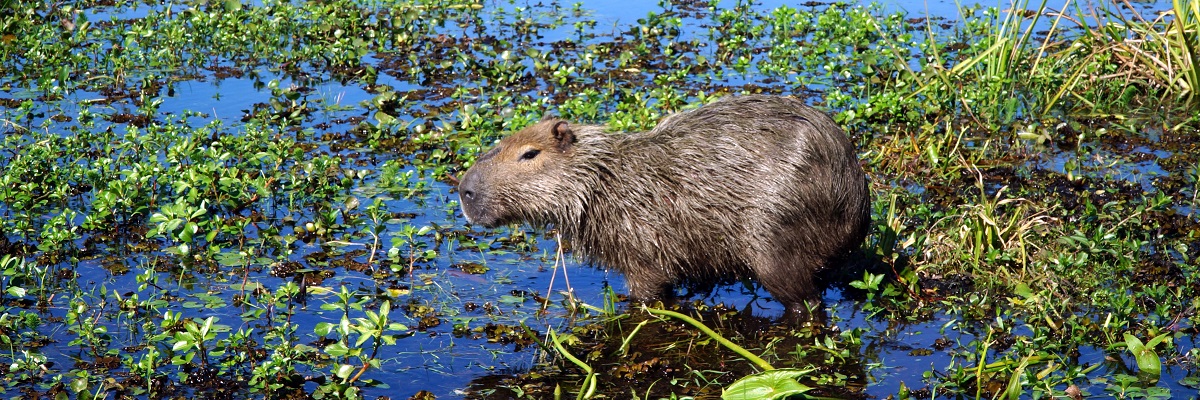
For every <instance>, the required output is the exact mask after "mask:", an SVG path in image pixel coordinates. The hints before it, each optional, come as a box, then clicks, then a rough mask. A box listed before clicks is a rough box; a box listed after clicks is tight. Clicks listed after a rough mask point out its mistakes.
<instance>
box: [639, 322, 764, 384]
mask: <svg viewBox="0 0 1200 400" xmlns="http://www.w3.org/2000/svg"><path fill="white" fill-rule="evenodd" d="M642 309H643V310H646V312H648V313H651V314H654V315H666V316H668V317H672V318H675V319H678V320H680V321H683V322H687V323H688V324H689V325H691V326H694V327H696V329H699V330H700V332H704V334H706V335H708V336H709V337H711V338H713V339H715V340H716V341H717V343H720V344H721V345H722V346H725V348H727V349H730V350H733V352H734V353H738V355H741V356H742V358H745V359H746V360H747V361H750V362H751V363H754V365H757V366H758V368H760V369H762V370H763V371H770V370H773V369H775V367H772V366H771V364H770V363H768V362H767V361H766V360H763V359H762V358H759V357H758V356H756V355H754V354H753V353H751V352H750V351H749V350H746V348H744V347H742V346H738V345H737V344H735V343H733V342H730V341H729V339H726V338H725V337H724V336H721V335H720V334H719V333H717V332H715V331H713V330H712V329H709V327H708V326H705V325H704V323H702V322H700V321H697V320H695V319H693V318H692V317H689V316H686V315H683V314H680V313H677V312H674V311H667V310H663V309H658V308H653V307H646V306H642Z"/></svg>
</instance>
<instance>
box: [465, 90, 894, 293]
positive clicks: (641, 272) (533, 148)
mask: <svg viewBox="0 0 1200 400" xmlns="http://www.w3.org/2000/svg"><path fill="white" fill-rule="evenodd" d="M459 193H460V198H461V201H462V207H463V214H464V215H465V216H466V217H467V220H468V221H469V222H471V223H474V224H481V225H484V226H488V227H493V226H497V225H501V224H507V223H514V222H527V223H529V224H531V225H534V226H546V225H553V226H555V227H557V228H558V229H559V230H560V231H561V232H562V233H563V234H564V236H565V237H566V238H569V239H570V240H572V242H573V243H574V244H575V247H576V250H577V253H578V254H579V255H580V256H582V257H583V258H584V259H586V260H588V261H591V262H593V263H596V264H599V265H602V266H605V267H609V268H613V269H616V270H617V271H620V272H621V273H622V274H624V275H625V276H626V280H627V281H628V283H629V290H630V294H631V295H632V296H633V297H635V298H639V299H643V300H647V299H655V298H662V297H664V296H670V295H671V293H672V288H673V287H674V285H676V284H679V283H700V284H706V283H714V282H721V281H727V280H731V279H742V278H757V279H758V281H759V282H760V283H761V284H762V285H763V287H764V288H766V289H767V291H768V292H770V293H771V295H772V296H774V297H775V298H776V299H777V300H779V301H780V302H782V303H783V304H785V305H787V306H788V308H789V310H792V311H793V312H797V313H799V314H798V315H806V312H807V310H808V309H809V308H810V307H815V306H819V304H820V302H819V300H820V298H819V295H820V292H819V290H818V289H817V288H816V286H815V283H814V275H815V274H817V273H818V272H819V271H820V270H821V269H823V268H826V267H828V266H830V265H831V264H833V263H835V262H836V261H838V260H839V259H840V258H841V257H842V256H844V255H846V254H848V253H849V252H851V251H852V250H854V249H856V248H857V247H858V246H859V244H860V243H862V240H863V238H864V237H865V235H866V231H867V226H868V222H869V219H870V214H869V213H870V210H869V207H870V206H869V204H870V193H869V192H868V191H867V187H866V179H865V176H864V174H863V171H862V168H861V167H860V166H859V164H858V160H857V157H856V156H855V150H854V146H853V145H852V144H851V143H850V141H849V139H848V138H847V137H846V135H845V134H844V133H843V132H842V130H841V129H839V128H838V127H837V126H836V125H835V124H834V122H833V120H832V119H830V118H829V116H827V115H825V114H824V113H821V112H819V111H816V110H814V109H812V108H810V107H808V106H806V105H804V104H803V103H802V102H800V101H798V100H794V99H791V98H786V97H774V96H739V97H730V98H725V99H722V100H720V101H717V102H715V103H713V104H709V105H706V106H703V107H700V108H698V109H695V110H691V111H686V112H681V113H677V114H674V115H671V116H668V117H667V118H664V119H663V120H662V121H661V122H659V124H658V125H657V126H655V127H654V129H651V130H649V131H646V132H633V133H624V134H606V133H604V132H603V128H602V127H600V126H592V125H571V124H569V123H567V122H565V121H561V120H555V119H550V120H545V121H542V122H539V123H537V124H534V125H532V126H530V127H527V128H525V129H523V130H521V131H519V132H517V133H515V134H513V135H511V136H509V137H506V138H504V139H503V140H501V141H500V143H499V144H498V145H497V146H496V147H495V148H493V149H491V150H490V151H488V152H487V153H486V154H484V155H483V156H481V157H480V158H479V159H478V160H477V161H476V163H475V165H474V166H473V167H471V169H469V170H468V171H467V172H466V174H464V175H463V177H462V180H461V181H460V185H459Z"/></svg>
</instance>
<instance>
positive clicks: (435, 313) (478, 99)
mask: <svg viewBox="0 0 1200 400" xmlns="http://www.w3.org/2000/svg"><path fill="white" fill-rule="evenodd" d="M1059 6H1060V5H1059V4H1054V3H1051V2H1040V1H1036V2H1034V1H1021V2H1014V3H1011V4H1010V3H1001V4H999V7H982V6H970V7H961V8H959V9H958V13H957V15H923V14H920V13H913V12H907V13H906V12H900V11H893V10H892V9H889V8H886V7H884V6H882V5H878V4H869V5H852V4H842V3H834V4H817V3H806V4H798V5H789V6H781V7H777V8H767V7H764V6H761V5H757V4H754V3H753V2H750V1H726V2H713V1H708V2H706V1H686V2H666V1H664V2H660V4H644V5H641V6H639V7H644V8H640V9H638V10H636V11H626V10H622V12H632V13H635V15H632V16H630V15H631V14H627V13H622V14H619V15H617V16H616V17H614V16H613V15H611V14H606V13H614V12H615V11H613V10H608V9H604V8H603V4H590V3H588V2H584V3H581V4H571V5H566V4H559V3H553V2H550V3H546V4H525V3H523V2H497V3H495V4H493V3H477V2H473V1H468V0H418V1H387V0H370V1H366V0H358V1H352V0H333V1H323V2H292V1H281V0H267V1H261V2H242V1H237V0H226V1H219V2H210V1H198V0H186V1H182V2H166V3H160V2H144V1H126V0H117V1H100V2H89V1H85V2H41V1H26V0H14V1H7V2H3V3H2V4H0V71H3V73H2V74H0V135H2V137H0V166H2V167H0V217H2V218H0V293H2V295H3V298H2V300H3V301H2V302H0V304H2V306H0V307H2V309H0V333H2V334H0V343H3V344H4V346H0V361H2V362H3V363H4V364H5V365H6V367H7V368H5V369H4V374H3V375H2V376H3V379H0V391H2V392H4V393H6V394H8V395H9V396H10V397H12V396H25V397H33V396H38V397H51V396H53V397H55V398H58V397H79V398H96V397H139V398H162V397H193V396H199V395H207V396H210V397H272V398H280V397H288V398H290V397H297V398H299V397H318V398H326V397H347V398H353V397H380V396H389V397H392V398H396V397H408V396H413V397H415V398H422V396H424V397H423V398H430V397H439V398H447V397H449V398H454V397H471V398H479V397H490V398H509V397H512V398H525V397H534V398H546V397H553V396H556V395H557V396H559V397H562V396H576V397H588V395H589V394H590V395H593V396H594V397H600V396H604V397H636V398H651V397H654V398H659V397H662V398H672V397H674V398H679V397H686V396H695V397H703V396H714V397H715V396H719V395H720V394H721V393H722V392H723V391H726V393H729V392H733V393H739V392H741V391H742V390H743V389H744V390H745V392H744V393H764V394H766V392H756V391H755V390H760V389H763V388H772V389H771V390H773V391H772V392H770V393H771V394H774V395H778V396H785V395H791V394H799V395H800V396H813V397H842V398H860V397H865V396H874V397H887V396H895V397H898V398H905V397H909V398H930V397H971V398H983V397H987V398H997V397H1005V398H1018V397H1033V398H1044V397H1070V398H1083V397H1104V396H1124V397H1155V398H1167V397H1172V396H1173V397H1177V398H1186V397H1188V396H1194V393H1195V389H1196V388H1200V378H1198V377H1200V369H1197V362H1198V361H1200V350H1198V349H1197V348H1196V346H1195V335H1196V333H1197V332H1196V330H1197V328H1196V326H1197V322H1200V315H1198V314H1197V310H1200V298H1198V297H1197V291H1200V271H1198V269H1200V267H1198V264H1197V262H1196V260H1197V259H1198V258H1200V245H1198V244H1197V243H1200V229H1198V228H1197V226H1200V219H1198V218H1200V214H1197V210H1198V208H1197V207H1198V203H1197V194H1198V193H1200V191H1198V190H1197V187H1198V186H1197V185H1198V184H1200V172H1198V171H1200V158H1198V157H1200V141H1198V140H1197V135H1196V133H1197V129H1198V127H1200V118H1197V115H1200V113H1197V112H1196V110H1197V104H1198V103H1197V101H1196V99H1197V96H1196V88H1197V87H1198V86H1197V85H1200V78H1197V77H1198V76H1200V73H1197V71H1198V68H1200V67H1197V64H1196V60H1197V59H1198V57H1200V55H1198V54H1197V50H1196V49H1198V48H1200V43H1198V42H1197V40H1198V39H1197V37H1198V36H1197V35H1196V32H1197V30H1198V29H1200V27H1198V25H1197V24H1198V22H1197V21H1198V19H1197V17H1198V16H1200V9H1197V7H1198V6H1197V4H1196V2H1187V1H1174V2H1171V3H1170V4H1167V3H1166V2H1162V3H1154V4H1151V5H1142V4H1141V3H1127V2H1094V3H1091V2H1067V3H1064V5H1061V7H1062V9H1054V7H1059ZM631 7H632V6H631ZM618 17H619V18H618ZM737 93H779V94H789V95H793V96H796V97H799V98H804V99H806V100H807V101H809V102H810V103H812V104H815V105H817V106H818V107H821V108H823V109H825V110H827V111H829V112H831V113H832V114H833V115H834V116H835V118H836V120H837V121H838V122H839V123H840V124H842V125H843V126H844V127H846V128H847V130H849V131H850V132H851V134H852V137H853V139H854V140H855V142H856V144H857V145H858V147H859V149H860V151H861V158H862V159H863V160H864V161H863V162H864V165H865V167H866V169H867V170H868V171H870V174H871V181H872V190H873V193H874V194H875V204H874V206H873V210H874V212H873V215H874V218H875V223H874V227H873V229H874V232H873V233H872V235H871V237H870V238H868V240H867V242H866V243H864V245H863V249H862V250H863V251H862V252H863V253H864V257H863V258H864V260H862V261H861V262H856V263H854V265H852V266H851V267H849V268H846V269H845V270H839V271H833V272H831V273H830V274H829V277H828V280H829V281H830V282H829V284H830V286H831V290H830V291H829V292H828V295H827V298H828V301H827V302H826V306H827V307H828V312H829V319H830V326H828V327H825V329H818V328H814V327H808V328H805V327H798V328H792V327H788V326H784V325H779V324H774V323H773V322H774V321H773V316H774V315H775V314H774V313H778V310H779V309H780V308H779V307H778V304H777V303H775V302H773V301H772V300H769V299H765V298H762V297H760V296H763V295H764V293H765V292H763V291H762V290H761V289H759V288H755V287H754V286H753V284H752V283H749V282H747V283H746V284H745V285H731V286H723V287H719V288H717V289H715V290H713V291H711V292H708V293H689V295H692V296H691V299H690V301H685V302H682V304H674V305H667V306H664V308H669V311H671V312H674V313H679V314H682V315H686V316H687V317H688V318H691V319H694V320H697V321H698V322H700V323H703V324H704V325H706V326H707V327H709V328H711V329H712V330H713V332H714V333H716V334H717V335H719V336H720V337H722V338H724V339H725V340H727V341H728V342H729V343H730V344H732V345H734V346H736V347H738V348H741V349H743V350H744V352H745V354H750V355H753V356H754V357H757V358H759V359H760V360H761V361H762V362H763V363H764V364H765V365H769V366H771V368H776V369H774V370H772V371H781V372H773V373H764V371H766V370H768V369H769V368H763V367H761V364H755V363H750V362H747V361H746V360H747V359H752V358H754V357H746V356H743V355H739V354H738V353H737V352H733V351H729V350H728V347H726V346H724V345H722V344H720V343H719V341H718V340H716V339H713V337H712V336H709V335H706V334H704V333H701V332H700V331H698V330H697V329H696V328H694V327H692V326H691V325H683V324H679V323H677V322H675V320H673V319H659V318H657V317H654V316H652V315H649V314H646V313H643V312H641V311H639V309H637V308H635V307H627V306H626V305H625V303H624V302H623V297H622V296H621V295H620V294H619V293H615V292H614V289H613V288H614V287H615V288H618V289H615V290H620V289H619V288H621V287H624V285H623V283H621V282H617V280H619V279H620V277H619V276H614V275H610V274H606V273H605V272H604V271H597V270H594V269H590V268H578V265H577V263H575V262H574V261H571V259H570V258H569V257H566V258H564V257H563V254H559V253H558V252H556V250H555V249H558V250H566V251H568V252H569V250H570V244H569V243H568V244H566V245H565V246H557V245H556V244H555V243H554V241H553V240H552V237H553V235H551V234H544V233H543V232H538V231H534V230H529V229H528V228H527V227H507V228H500V229H496V230H490V231H481V230H479V228H478V227H473V226H468V225H466V224H465V221H463V219H462V218H461V215H460V214H459V211H458V208H459V205H458V203H457V200H456V194H455V193H454V189H453V187H454V184H455V183H456V181H455V180H456V177H457V176H458V175H459V174H461V172H462V171H464V170H465V169H466V168H467V167H469V166H470V165H472V164H473V163H474V161H475V159H476V157H478V156H479V154H480V151H481V150H482V149H485V148H487V147H489V146H490V145H491V144H492V143H493V142H494V141H495V140H496V139H497V138H499V137H500V136H502V135H503V134H504V132H507V131H513V130H516V129H519V128H521V127H524V126H527V125H529V124H531V123H533V122H536V121H538V120H539V119H540V118H542V117H543V116H544V115H546V114H547V113H555V114H557V115H558V116H560V117H563V118H567V119H571V120H578V121H583V122H596V123H607V124H608V125H609V126H610V127H612V129H645V128H647V127H650V126H653V125H654V124H655V122H656V121H657V120H658V119H659V118H660V117H662V116H664V115H667V114H669V113H671V112H674V111H678V110H680V109H684V108H688V107H694V106H696V105H698V104H702V103H707V102H711V101H713V100H715V99H716V98H718V97H720V96H723V95H728V94H737ZM559 265H564V266H565V267H566V270H567V271H569V272H568V274H569V278H567V279H564V280H563V281H557V280H556V281H555V283H554V285H553V286H552V288H551V289H550V290H546V288H547V281H549V278H548V277H547V274H551V275H552V276H556V275H553V274H556V273H557V271H558V268H557V267H558V266H559ZM559 282H563V283H559ZM572 284H574V286H571V285H572ZM597 305H598V306H597ZM567 354H570V355H571V357H573V358H574V360H570V359H569V358H568V357H566V355H567ZM559 355H562V357H559ZM901 365H903V366H905V368H897V367H898V366H901ZM468 380H470V382H468Z"/></svg>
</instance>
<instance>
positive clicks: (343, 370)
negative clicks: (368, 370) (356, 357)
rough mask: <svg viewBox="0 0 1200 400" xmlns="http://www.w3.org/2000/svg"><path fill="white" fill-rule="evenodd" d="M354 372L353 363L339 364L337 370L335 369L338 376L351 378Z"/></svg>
mask: <svg viewBox="0 0 1200 400" xmlns="http://www.w3.org/2000/svg"><path fill="white" fill-rule="evenodd" d="M352 373H354V366H353V365H350V364H341V365H338V368H337V371H334V373H333V374H334V375H337V377H338V378H342V379H349V378H350V374H352Z"/></svg>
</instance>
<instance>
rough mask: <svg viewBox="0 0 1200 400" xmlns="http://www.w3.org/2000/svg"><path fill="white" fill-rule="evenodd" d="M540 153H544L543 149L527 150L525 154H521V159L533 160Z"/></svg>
mask: <svg viewBox="0 0 1200 400" xmlns="http://www.w3.org/2000/svg"><path fill="white" fill-rule="evenodd" d="M538 154H542V151H541V150H538V149H533V150H529V151H526V152H525V154H522V155H521V161H525V160H532V159H533V158H534V157H537V156H538Z"/></svg>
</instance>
